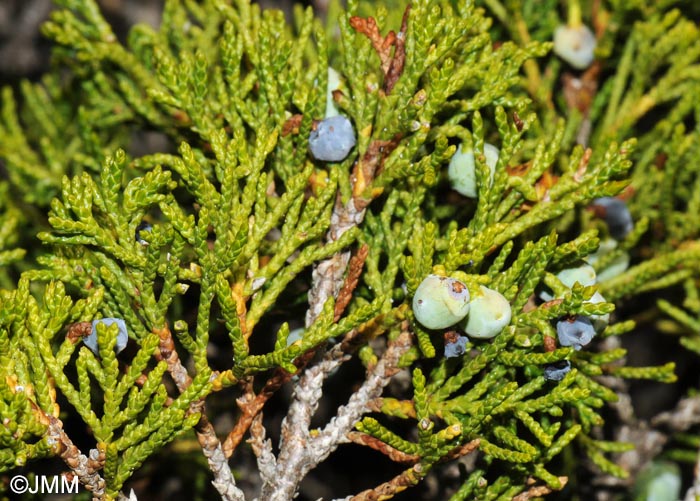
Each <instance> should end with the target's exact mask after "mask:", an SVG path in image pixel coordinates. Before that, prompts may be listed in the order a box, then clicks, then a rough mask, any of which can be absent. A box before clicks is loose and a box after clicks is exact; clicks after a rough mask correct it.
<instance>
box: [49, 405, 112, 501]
mask: <svg viewBox="0 0 700 501" xmlns="http://www.w3.org/2000/svg"><path fill="white" fill-rule="evenodd" d="M47 417H48V420H49V428H48V436H49V440H50V441H53V442H54V443H55V444H56V449H57V450H58V451H59V452H58V455H59V456H60V457H61V459H63V461H64V462H65V463H66V464H67V465H68V467H69V468H70V469H71V471H72V472H73V473H74V474H75V475H77V476H78V479H79V480H80V483H81V484H83V485H84V486H85V488H86V489H87V490H89V491H90V492H92V497H93V499H102V498H103V497H104V495H105V481H104V479H103V478H102V477H101V476H100V475H99V474H98V473H96V472H95V471H94V470H93V469H92V466H94V461H90V458H88V457H87V456H86V455H85V454H83V453H81V452H80V449H78V448H77V447H76V446H75V445H74V444H73V442H72V440H71V439H70V438H69V437H68V435H66V432H65V431H63V422H62V421H61V420H60V419H58V418H55V417H53V416H48V415H47Z"/></svg>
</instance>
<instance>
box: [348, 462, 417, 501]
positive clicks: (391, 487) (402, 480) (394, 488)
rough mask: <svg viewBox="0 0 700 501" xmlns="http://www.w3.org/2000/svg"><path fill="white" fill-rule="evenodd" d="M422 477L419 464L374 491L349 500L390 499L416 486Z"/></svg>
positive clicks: (371, 490) (375, 500)
mask: <svg viewBox="0 0 700 501" xmlns="http://www.w3.org/2000/svg"><path fill="white" fill-rule="evenodd" d="M424 476H425V473H424V472H423V465H421V464H420V463H419V464H416V465H414V466H413V467H412V468H409V469H408V470H406V471H404V472H402V473H400V474H399V475H397V476H395V477H394V478H392V479H391V480H389V481H388V482H384V483H383V484H380V485H378V486H377V487H375V488H374V489H368V490H366V491H362V492H360V493H359V494H357V495H355V496H353V497H351V498H350V499H351V500H352V501H379V500H384V499H391V498H392V497H394V496H395V495H396V494H398V493H399V492H401V491H404V490H406V489H407V488H408V487H411V486H413V485H416V484H417V483H418V482H419V481H420V479H421V478H423V477H424Z"/></svg>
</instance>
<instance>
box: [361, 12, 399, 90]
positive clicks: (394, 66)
mask: <svg viewBox="0 0 700 501" xmlns="http://www.w3.org/2000/svg"><path fill="white" fill-rule="evenodd" d="M410 11H411V6H410V5H409V6H407V7H406V10H404V13H403V18H402V19H401V30H400V31H399V34H398V35H397V34H396V33H394V32H393V31H390V32H389V33H387V35H386V36H385V37H383V36H382V34H381V33H380V32H379V27H378V26H377V21H375V19H374V18H373V17H368V18H364V17H358V16H352V17H351V18H350V26H352V28H353V29H354V30H355V31H357V32H358V33H362V34H363V35H365V36H367V38H369V40H370V42H371V43H372V47H374V50H375V51H377V55H378V56H379V61H380V64H381V67H382V73H384V92H385V93H386V94H389V93H390V92H391V90H392V89H393V88H394V85H396V82H397V81H398V80H399V77H401V74H402V73H403V69H404V65H405V63H406V31H407V30H408V15H409V12H410ZM392 48H393V49H394V54H393V56H392V54H391V49H392Z"/></svg>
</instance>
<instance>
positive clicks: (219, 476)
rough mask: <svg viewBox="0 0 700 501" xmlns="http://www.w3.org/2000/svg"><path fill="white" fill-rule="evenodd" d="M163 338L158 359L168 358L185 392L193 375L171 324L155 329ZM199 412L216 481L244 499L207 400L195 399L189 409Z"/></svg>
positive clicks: (230, 496)
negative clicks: (207, 410)
mask: <svg viewBox="0 0 700 501" xmlns="http://www.w3.org/2000/svg"><path fill="white" fill-rule="evenodd" d="M153 332H154V333H155V334H157V335H158V337H159V339H160V346H159V350H158V351H157V352H156V354H155V357H156V359H157V360H164V361H165V362H166V363H167V364H168V372H169V373H170V376H171V377H172V378H173V381H174V382H175V385H176V386H177V389H178V391H179V392H180V393H183V392H184V391H185V390H186V389H187V388H188V387H189V385H190V384H191V383H192V378H191V377H190V375H189V374H188V373H187V369H185V367H184V365H182V362H181V361H180V356H179V355H178V353H177V351H176V349H175V342H174V341H173V336H172V333H171V332H170V329H169V328H168V326H167V325H165V326H163V327H162V328H160V329H154V331H153ZM194 412H199V413H200V414H201V417H200V419H199V422H198V423H197V425H196V426H195V432H196V434H197V440H198V441H199V444H200V446H201V447H202V452H203V454H204V456H205V457H206V458H207V462H208V464H209V469H210V470H211V471H212V473H213V474H214V480H212V485H213V486H214V487H215V488H216V490H217V491H218V492H219V494H220V495H221V497H222V499H224V500H226V501H243V500H244V499H245V496H244V494H243V491H241V490H240V489H239V488H238V487H236V481H235V479H234V478H233V473H232V472H231V468H230V467H229V465H228V461H227V457H226V455H225V454H224V452H223V449H222V447H221V442H220V441H219V439H218V437H217V436H216V431H215V430H214V426H213V425H212V424H211V423H210V422H209V419H207V416H206V414H205V412H204V401H203V400H199V401H196V402H192V404H191V405H190V408H189V409H188V413H190V414H191V413H194Z"/></svg>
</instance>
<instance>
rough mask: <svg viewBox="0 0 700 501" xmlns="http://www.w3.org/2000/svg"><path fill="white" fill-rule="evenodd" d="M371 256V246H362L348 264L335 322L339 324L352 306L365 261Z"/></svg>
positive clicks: (336, 303) (336, 306) (338, 300)
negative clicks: (354, 292) (351, 301)
mask: <svg viewBox="0 0 700 501" xmlns="http://www.w3.org/2000/svg"><path fill="white" fill-rule="evenodd" d="M368 255H369V246H368V245H367V244H362V246H361V247H360V248H359V249H358V250H357V253H356V254H355V255H354V256H352V257H351V258H350V262H349V263H348V274H347V276H346V277H345V282H343V286H342V287H341V288H340V291H339V292H338V299H336V301H335V311H334V316H333V321H334V322H337V321H338V320H340V317H341V316H342V315H343V312H344V311H345V308H347V306H348V304H350V300H351V299H352V292H353V291H354V290H355V287H357V284H358V282H359V280H360V275H361V274H362V268H363V266H364V264H365V260H366V259H367V256H368Z"/></svg>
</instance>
